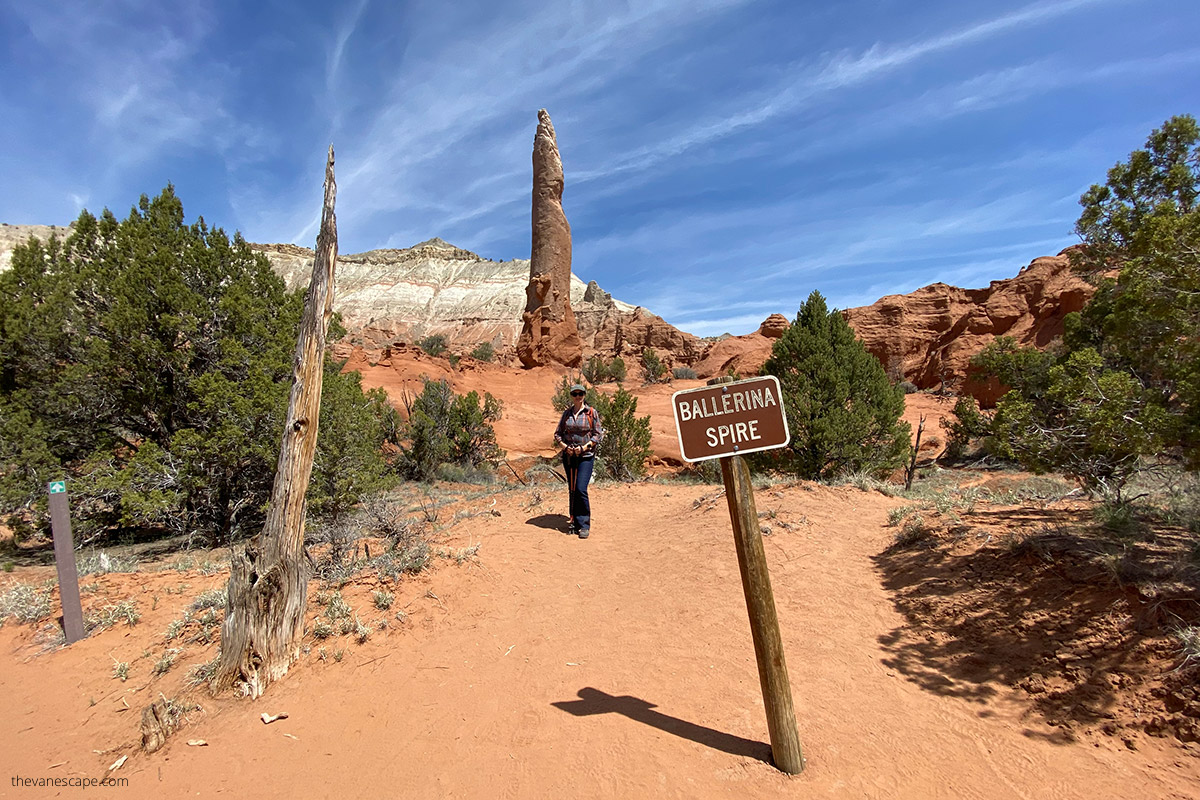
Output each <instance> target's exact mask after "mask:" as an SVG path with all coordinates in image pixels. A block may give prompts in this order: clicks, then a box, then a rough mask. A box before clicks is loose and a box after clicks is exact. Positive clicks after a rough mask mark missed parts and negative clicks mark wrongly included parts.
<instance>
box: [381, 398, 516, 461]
mask: <svg viewBox="0 0 1200 800" xmlns="http://www.w3.org/2000/svg"><path fill="white" fill-rule="evenodd" d="M406 405H407V407H408V425H407V427H406V428H405V430H404V433H403V442H402V444H401V448H400V457H399V461H398V466H399V469H400V472H401V473H402V474H403V475H404V476H405V477H408V478H411V479H413V480H421V481H428V480H432V479H433V478H434V476H435V475H436V474H437V471H438V468H439V467H440V466H441V465H442V464H446V463H449V464H459V465H462V466H468V467H477V466H479V465H481V464H485V463H496V462H499V461H500V460H501V459H503V458H504V451H503V450H501V449H500V447H499V446H498V445H497V444H496V431H495V429H494V428H492V425H491V423H493V422H495V421H496V420H498V419H500V415H501V413H502V412H503V407H502V404H501V403H500V401H499V400H497V399H496V398H494V397H492V396H491V395H490V394H486V393H485V394H484V396H483V397H482V398H480V396H479V394H478V393H477V392H474V391H472V392H468V393H466V394H465V395H456V394H455V393H454V392H453V390H451V388H450V384H449V383H447V382H446V381H444V380H439V381H435V380H430V379H429V378H424V379H423V388H422V390H421V394H420V395H418V396H417V397H415V398H409V399H407V400H406Z"/></svg>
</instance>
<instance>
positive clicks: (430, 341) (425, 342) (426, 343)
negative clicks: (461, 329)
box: [417, 333, 449, 358]
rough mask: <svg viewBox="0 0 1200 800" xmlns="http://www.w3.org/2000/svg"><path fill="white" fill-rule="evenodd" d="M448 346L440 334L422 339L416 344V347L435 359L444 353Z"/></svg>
mask: <svg viewBox="0 0 1200 800" xmlns="http://www.w3.org/2000/svg"><path fill="white" fill-rule="evenodd" d="M448 346H449V345H448V344H447V343H446V337H445V336H442V335H441V334H440V333H438V334H432V335H430V336H426V337H425V338H424V339H421V340H420V341H418V342H417V347H419V348H421V349H422V350H424V351H425V352H426V353H427V354H428V355H431V356H434V357H435V358H436V357H437V356H440V355H442V354H443V353H445V352H446V348H447V347H448Z"/></svg>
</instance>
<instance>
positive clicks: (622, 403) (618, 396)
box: [595, 388, 650, 481]
mask: <svg viewBox="0 0 1200 800" xmlns="http://www.w3.org/2000/svg"><path fill="white" fill-rule="evenodd" d="M595 407H596V411H597V412H599V414H600V424H601V427H602V428H603V430H604V438H603V441H601V443H600V454H601V458H600V464H599V466H600V468H601V471H602V472H604V473H605V474H607V475H609V476H610V477H612V478H615V479H616V480H620V481H631V480H635V479H636V478H640V477H641V476H642V475H644V474H645V472H646V459H647V458H649V457H650V417H649V416H645V417H638V416H637V413H636V412H637V398H636V397H634V396H633V395H632V394H630V393H629V392H627V391H625V389H624V388H618V389H617V391H616V393H615V394H613V395H612V396H611V397H610V396H608V395H603V394H601V395H598V396H597V398H596V405H595Z"/></svg>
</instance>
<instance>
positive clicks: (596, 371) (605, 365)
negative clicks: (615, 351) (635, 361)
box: [582, 355, 625, 384]
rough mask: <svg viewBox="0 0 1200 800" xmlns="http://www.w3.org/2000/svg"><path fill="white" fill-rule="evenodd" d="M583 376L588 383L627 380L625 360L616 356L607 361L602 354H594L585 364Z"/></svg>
mask: <svg viewBox="0 0 1200 800" xmlns="http://www.w3.org/2000/svg"><path fill="white" fill-rule="evenodd" d="M582 371H583V377H584V379H585V380H586V381H587V382H588V383H592V384H596V383H612V382H614V381H615V382H617V383H620V382H621V381H623V380H625V360H624V359H622V358H621V357H620V356H615V357H613V359H612V360H611V361H605V360H604V358H603V357H601V356H598V355H596V356H592V357H591V358H589V359H588V360H587V362H586V363H584V365H583V370H582Z"/></svg>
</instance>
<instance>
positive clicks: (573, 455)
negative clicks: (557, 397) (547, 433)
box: [554, 383, 604, 539]
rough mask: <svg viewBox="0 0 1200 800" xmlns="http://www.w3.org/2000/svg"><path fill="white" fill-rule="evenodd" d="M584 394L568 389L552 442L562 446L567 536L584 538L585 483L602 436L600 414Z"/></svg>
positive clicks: (587, 517)
mask: <svg viewBox="0 0 1200 800" xmlns="http://www.w3.org/2000/svg"><path fill="white" fill-rule="evenodd" d="M586 394H587V390H586V389H584V388H583V386H581V385H579V384H578V383H577V384H575V385H574V386H572V387H571V405H570V406H568V407H567V410H566V411H564V412H563V415H562V418H561V419H559V421H558V428H557V429H556V430H555V431H554V441H555V442H556V443H558V444H561V445H562V446H563V448H564V449H563V467H564V468H565V469H566V471H567V488H568V489H569V490H570V493H571V494H570V497H571V501H570V502H571V506H570V512H571V521H570V523H569V524H568V525H567V532H568V533H578V534H579V538H580V539H586V538H588V534H589V533H590V532H591V527H592V507H591V505H590V504H589V503H588V483H590V482H591V480H592V464H593V462H594V461H595V458H596V445H598V444H599V443H600V438H601V437H602V436H603V435H604V432H603V431H602V430H601V428H600V414H599V413H597V411H596V409H594V408H592V407H591V406H589V405H588V404H587V403H585V402H584V397H585V396H586Z"/></svg>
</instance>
